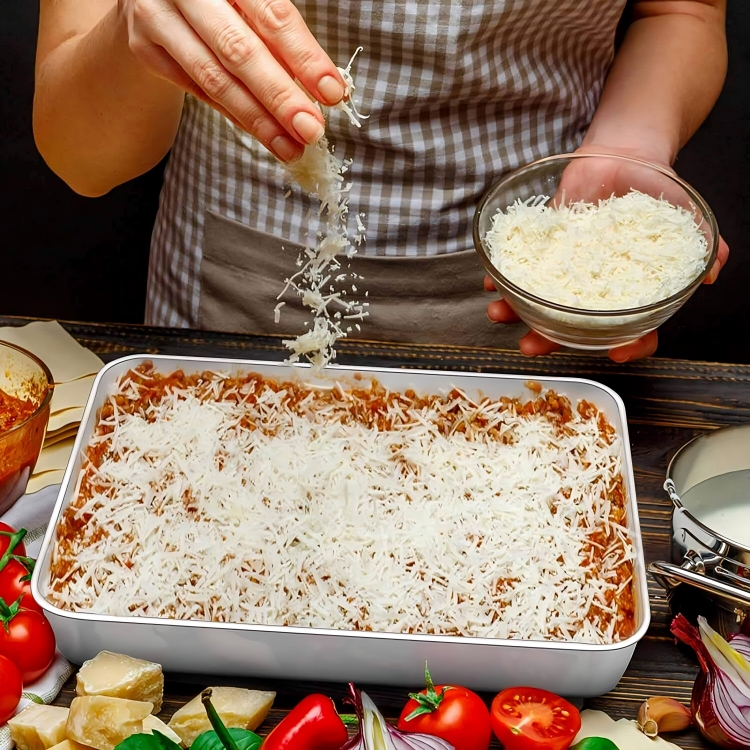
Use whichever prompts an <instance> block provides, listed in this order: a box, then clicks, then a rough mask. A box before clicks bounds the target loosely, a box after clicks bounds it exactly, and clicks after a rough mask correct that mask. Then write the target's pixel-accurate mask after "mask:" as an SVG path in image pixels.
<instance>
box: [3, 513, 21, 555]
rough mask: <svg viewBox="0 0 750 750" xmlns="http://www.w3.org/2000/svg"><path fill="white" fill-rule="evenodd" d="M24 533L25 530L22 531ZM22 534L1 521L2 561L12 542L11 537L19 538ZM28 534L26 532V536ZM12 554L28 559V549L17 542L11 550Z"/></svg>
mask: <svg viewBox="0 0 750 750" xmlns="http://www.w3.org/2000/svg"><path fill="white" fill-rule="evenodd" d="M21 531H23V529H21ZM19 533H20V532H17V531H16V530H15V529H14V528H13V527H12V526H8V524H7V523H3V522H2V521H0V559H2V556H3V555H4V554H5V552H6V551H7V549H8V545H9V544H10V542H11V537H13V536H18V535H19ZM25 534H26V532H25V531H24V533H23V535H21V536H24V535H25ZM11 553H12V554H14V555H21V556H22V557H26V547H24V546H23V542H17V543H16V544H15V545H14V546H13V549H12V550H11Z"/></svg>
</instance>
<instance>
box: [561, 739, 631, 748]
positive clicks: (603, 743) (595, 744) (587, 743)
mask: <svg viewBox="0 0 750 750" xmlns="http://www.w3.org/2000/svg"><path fill="white" fill-rule="evenodd" d="M570 750H620V749H619V748H618V747H617V745H615V743H614V742H612V740H608V739H607V738H606V737H584V738H583V739H582V740H581V741H580V742H576V744H575V745H573V747H571V748H570Z"/></svg>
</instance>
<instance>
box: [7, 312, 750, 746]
mask: <svg viewBox="0 0 750 750" xmlns="http://www.w3.org/2000/svg"><path fill="white" fill-rule="evenodd" d="M25 322H28V321H26V320H23V319H20V318H2V317H0V325H14V324H15V325H21V324H23V323H25ZM64 325H65V327H66V328H67V330H68V331H69V332H70V333H71V334H72V335H73V336H75V337H76V338H77V339H78V340H79V341H80V342H81V343H82V344H83V345H85V346H87V347H89V348H91V349H92V350H93V351H95V352H97V353H98V354H99V355H100V356H101V357H102V358H103V359H104V360H106V361H109V360H111V359H114V358H117V357H120V356H124V355H127V354H131V353H142V352H149V353H165V354H182V355H205V356H229V357H244V358H248V359H250V358H254V359H282V358H283V357H284V356H285V350H284V349H283V346H282V344H281V339H280V338H277V337H271V336H239V335H230V334H214V333H205V332H193V331H183V330H170V329H156V328H149V327H145V326H125V325H110V326H105V325H91V324H81V323H70V324H67V323H66V324H64ZM338 361H339V362H340V363H341V364H359V365H363V364H367V365H375V366H378V365H380V366H391V367H393V366H402V367H421V368H429V369H451V370H471V371H481V372H499V373H527V374H529V375H532V376H533V375H536V376H541V375H567V376H579V377H586V378H592V379H595V380H598V381H600V382H603V383H605V384H607V385H609V386H611V387H612V388H614V389H615V390H616V391H617V392H618V393H619V394H620V395H621V396H622V398H623V399H624V401H625V405H626V408H627V413H628V423H629V427H630V437H631V442H632V454H633V460H634V463H635V478H636V486H637V491H638V507H639V512H640V519H641V529H642V534H643V540H644V545H645V549H646V557H647V561H648V560H654V559H669V536H670V510H671V505H670V502H669V500H668V499H667V497H666V495H665V493H664V491H663V490H662V483H663V481H664V472H665V468H666V465H667V462H668V461H669V458H670V457H671V455H672V454H673V453H674V451H675V450H676V449H677V448H678V447H680V446H681V445H683V444H684V443H685V442H687V441H688V440H689V439H690V438H692V437H693V436H695V435H697V434H700V433H701V432H704V431H707V430H711V429H714V428H717V427H721V426H723V425H730V424H738V423H742V422H746V421H748V420H749V419H750V366H747V365H729V364H716V363H705V362H687V361H682V360H667V359H658V358H652V359H649V360H646V361H642V362H634V363H628V364H625V365H617V364H614V363H612V362H610V361H609V360H607V359H605V358H603V357H592V356H587V355H581V354H572V353H564V354H562V353H561V354H556V355H553V356H549V357H538V358H535V359H528V358H526V357H523V356H522V355H520V354H518V353H515V352H509V351H500V350H493V349H471V348H461V347H434V346H430V347H427V346H412V345H388V344H379V343H371V342H357V341H346V342H343V343H342V344H341V346H340V347H339V357H338ZM649 589H650V595H651V610H652V623H651V627H650V629H649V632H648V635H647V636H646V638H645V639H644V640H643V641H642V642H641V643H640V644H639V645H638V648H637V650H636V652H635V656H634V658H633V660H632V662H631V665H630V667H629V669H628V671H627V672H626V674H625V675H624V677H623V678H622V680H621V681H620V683H619V685H618V686H617V687H616V688H615V689H614V690H613V691H612V692H611V693H609V694H608V695H605V696H603V697H601V698H597V699H594V700H590V701H589V702H588V703H587V706H588V707H590V708H596V709H601V710H604V711H606V712H607V713H609V714H610V716H612V717H613V718H620V717H627V718H635V715H636V712H637V709H638V706H639V705H640V703H641V702H642V701H644V700H645V699H646V698H648V697H649V696H652V695H668V696H672V697H675V698H677V699H679V700H681V701H683V702H684V703H686V704H689V701H690V693H691V689H692V684H693V680H694V678H695V675H696V673H697V663H696V661H695V660H694V658H693V656H692V654H690V653H688V652H686V651H683V650H680V649H678V648H677V647H676V646H675V644H674V640H673V639H672V637H671V636H670V633H669V629H668V625H669V622H670V619H671V614H670V610H669V606H668V603H667V600H666V598H665V596H664V592H663V590H662V589H661V588H660V587H659V586H658V585H657V584H656V583H655V582H654V581H653V580H650V581H649ZM696 596H697V595H696ZM690 598H691V599H693V600H694V597H693V596H692V594H691V595H690ZM115 647H116V644H113V648H115ZM209 684H214V685H217V684H233V685H243V686H247V687H262V688H264V689H275V690H276V691H277V692H278V697H277V699H276V703H275V705H274V708H273V710H272V712H271V714H270V716H269V718H268V719H267V720H266V722H265V723H264V725H263V726H262V727H261V728H260V730H259V731H260V733H262V734H263V733H265V732H266V731H268V729H269V728H270V727H271V726H273V725H274V724H275V723H276V722H277V721H279V720H280V718H281V717H282V716H283V715H284V713H285V712H286V711H288V710H289V709H290V708H291V707H292V706H293V705H294V704H295V703H296V702H297V701H298V700H300V699H301V698H302V697H303V696H304V695H306V694H307V693H309V692H313V691H324V692H326V693H328V694H329V695H331V696H332V697H333V698H334V699H335V700H336V701H337V704H338V705H339V706H340V707H341V704H340V703H339V700H340V698H341V697H342V696H343V695H344V691H345V686H344V685H342V684H321V683H311V682H306V683H302V682H283V681H279V682H274V681H269V680H262V681H259V680H255V679H253V678H252V676H248V678H247V679H246V680H242V681H238V680H231V679H230V680H227V679H226V678H222V677H221V676H217V677H216V678H212V679H208V680H207V679H206V678H205V677H202V676H190V675H168V676H167V683H166V695H165V703H164V709H163V712H162V717H163V718H165V719H166V718H168V717H169V716H170V715H171V713H172V712H174V711H175V710H176V709H177V708H178V707H179V706H180V705H182V704H183V703H184V702H185V701H187V700H188V699H190V698H192V697H193V696H194V695H196V694H197V693H198V692H199V691H200V690H201V689H202V688H203V687H205V686H207V685H209ZM359 687H361V688H364V689H365V690H366V691H367V692H368V693H369V694H370V696H371V697H372V698H373V699H374V700H375V703H376V704H377V705H378V707H379V708H380V709H381V711H382V712H383V713H384V715H385V716H386V718H388V719H395V717H396V716H397V715H398V713H399V711H400V709H401V707H402V706H403V703H404V701H405V698H406V691H405V690H404V689H403V688H384V687H373V686H368V685H359ZM414 687H415V688H417V687H419V686H416V685H415V686H414ZM73 696H74V681H73V680H71V681H70V682H69V683H68V684H67V685H66V686H65V688H64V690H63V692H62V693H61V695H60V697H59V698H58V701H57V702H58V703H59V704H61V705H66V704H68V703H69V702H70V701H71V700H72V698H73ZM484 697H485V698H487V699H488V700H491V698H492V696H491V695H486V696H484ZM670 739H672V740H673V741H674V742H676V743H677V744H679V745H681V746H682V747H683V748H704V747H705V748H707V747H709V745H707V744H706V743H705V742H704V741H703V740H702V738H701V737H700V735H699V734H698V733H697V732H696V731H695V730H688V731H686V732H683V733H680V734H678V735H672V736H671V737H670ZM492 747H494V748H499V747H500V745H499V744H497V743H493V745H492ZM622 750H625V749H624V748H623V749H622Z"/></svg>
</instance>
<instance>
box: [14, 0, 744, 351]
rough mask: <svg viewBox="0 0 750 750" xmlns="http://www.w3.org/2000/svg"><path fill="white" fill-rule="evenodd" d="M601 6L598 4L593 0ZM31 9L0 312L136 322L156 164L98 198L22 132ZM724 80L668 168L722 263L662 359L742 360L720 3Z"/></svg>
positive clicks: (733, 19)
mask: <svg viewBox="0 0 750 750" xmlns="http://www.w3.org/2000/svg"><path fill="white" fill-rule="evenodd" d="M597 1H598V2H601V1H602V0H597ZM37 13H38V3H37V2H35V1H34V0H0V315H27V316H32V317H53V318H59V319H63V320H86V321H101V322H125V323H128V322H132V323H139V322H142V319H143V310H144V301H145V292H146V273H147V268H148V247H149V239H150V234H151V226H152V223H153V217H154V214H155V211H156V206H157V201H158V192H159V187H160V184H161V173H162V168H163V165H162V166H160V167H159V168H157V169H155V170H153V171H152V172H150V173H149V174H147V175H144V176H143V177H141V178H140V179H138V180H134V181H133V182H131V183H129V184H127V185H123V186H121V187H120V188H117V189H116V190H114V191H112V192H111V193H110V194H109V195H107V196H104V197H103V198H96V199H88V198H82V197H80V196H78V195H75V194H74V193H73V192H72V191H71V190H70V189H69V188H68V187H67V186H66V185H64V184H63V183H62V182H61V181H60V180H59V179H58V178H57V177H55V175H53V174H52V172H50V170H49V169H47V167H46V166H45V164H44V162H43V161H42V159H41V158H40V156H39V155H38V154H37V151H36V148H35V147H34V141H33V137H32V130H31V108H32V97H33V81H34V46H35V38H36V24H37ZM727 33H728V37H729V58H730V59H729V75H728V77H727V82H726V85H725V87H724V91H723V92H722V95H721V98H720V100H719V102H718V104H717V106H716V108H715V109H714V111H713V112H712V114H711V115H710V116H709V118H708V120H707V121H706V123H705V124H704V125H703V127H702V128H701V130H700V131H699V132H698V133H697V134H696V135H695V137H694V138H693V139H692V141H691V142H690V143H689V144H688V145H687V146H686V147H685V149H684V150H683V151H682V153H681V154H680V156H679V158H678V161H677V163H676V164H675V168H676V169H677V171H678V173H679V174H680V175H681V176H682V177H684V178H685V179H686V180H687V181H688V182H690V183H692V184H693V185H694V186H695V187H696V188H697V190H698V191H699V192H700V193H702V194H703V196H704V198H705V199H706V200H707V201H708V203H709V205H710V206H711V207H712V208H713V210H714V211H715V213H716V216H717V218H718V221H719V226H720V228H721V232H722V235H723V236H724V238H725V239H726V241H727V242H728V243H729V247H730V248H731V250H732V255H731V257H730V261H729V264H728V266H727V267H726V268H725V269H724V272H723V273H722V275H721V277H720V278H719V281H718V282H717V284H715V285H714V286H713V287H703V288H701V289H700V290H699V291H698V292H697V293H696V294H695V296H694V297H693V298H692V299H691V300H690V302H689V303H688V304H687V306H686V307H685V308H683V310H681V311H680V312H679V313H678V314H677V315H676V316H675V317H674V318H672V319H671V320H670V321H669V322H668V323H667V324H665V325H664V326H663V327H662V329H661V344H660V347H659V352H658V353H659V354H660V355H661V356H670V357H684V358H687V359H694V360H712V361H723V362H738V363H739V362H742V363H750V335H748V332H747V326H748V324H750V289H749V288H748V280H750V252H749V251H750V201H749V199H750V1H749V0H729V9H728V21H727Z"/></svg>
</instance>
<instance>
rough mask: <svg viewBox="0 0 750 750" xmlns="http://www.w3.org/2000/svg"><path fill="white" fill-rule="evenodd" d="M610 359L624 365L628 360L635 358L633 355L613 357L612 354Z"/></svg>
mask: <svg viewBox="0 0 750 750" xmlns="http://www.w3.org/2000/svg"><path fill="white" fill-rule="evenodd" d="M610 359H611V360H612V361H613V362H616V363H617V364H618V365H624V364H625V363H626V362H630V360H631V359H633V358H632V357H612V356H610Z"/></svg>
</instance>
